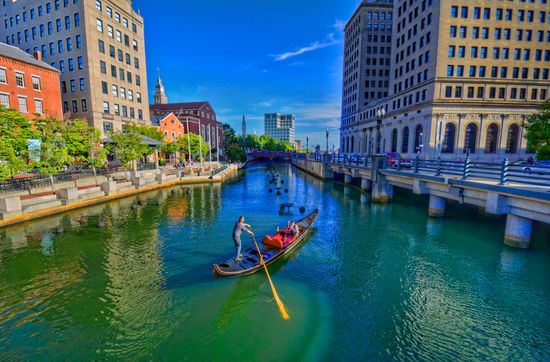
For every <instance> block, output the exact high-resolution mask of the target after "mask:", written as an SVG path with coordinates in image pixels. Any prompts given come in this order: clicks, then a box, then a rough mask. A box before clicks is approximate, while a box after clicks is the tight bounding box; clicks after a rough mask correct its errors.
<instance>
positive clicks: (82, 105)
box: [80, 99, 88, 112]
mask: <svg viewBox="0 0 550 362" xmlns="http://www.w3.org/2000/svg"><path fill="white" fill-rule="evenodd" d="M80 103H81V108H82V112H87V111H88V105H87V104H86V100H85V99H82V100H81V101H80Z"/></svg>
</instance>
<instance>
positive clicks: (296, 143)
mask: <svg viewBox="0 0 550 362" xmlns="http://www.w3.org/2000/svg"><path fill="white" fill-rule="evenodd" d="M295 145H296V151H301V150H302V140H296V141H295Z"/></svg>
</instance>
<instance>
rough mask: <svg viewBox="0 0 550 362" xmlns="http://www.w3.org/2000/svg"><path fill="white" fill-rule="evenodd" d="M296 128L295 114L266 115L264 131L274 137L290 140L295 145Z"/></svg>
mask: <svg viewBox="0 0 550 362" xmlns="http://www.w3.org/2000/svg"><path fill="white" fill-rule="evenodd" d="M295 129H296V119H295V117H294V114H280V113H266V114H265V115H264V132H265V134H266V135H268V136H270V137H272V138H274V139H277V140H280V141H288V142H290V144H291V145H293V146H294V143H295Z"/></svg>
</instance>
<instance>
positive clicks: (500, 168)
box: [297, 154, 550, 187]
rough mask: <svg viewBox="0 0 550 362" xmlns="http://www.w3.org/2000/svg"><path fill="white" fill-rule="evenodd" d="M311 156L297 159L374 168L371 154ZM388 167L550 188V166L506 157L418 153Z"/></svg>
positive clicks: (419, 172) (504, 183)
mask: <svg viewBox="0 0 550 362" xmlns="http://www.w3.org/2000/svg"><path fill="white" fill-rule="evenodd" d="M321 156H324V157H325V158H324V159H323V158H322V157H321V158H319V157H316V158H315V157H314V158H309V157H312V156H311V155H308V156H302V155H300V154H299V155H297V158H302V157H308V159H311V160H315V161H318V162H329V163H332V164H337V165H343V166H350V167H358V168H372V157H371V156H364V155H355V154H331V155H326V154H325V155H321ZM384 168H385V169H395V170H398V171H404V172H411V173H415V174H429V175H433V176H450V177H456V178H460V179H462V180H480V181H484V180H485V181H493V182H496V183H497V184H499V185H507V184H512V183H514V184H521V185H526V186H543V187H550V169H547V168H546V169H545V168H537V167H536V166H535V165H523V166H517V165H512V164H511V163H510V162H509V161H508V160H507V159H505V160H503V161H502V162H500V163H494V162H482V161H474V160H472V159H471V157H469V156H468V157H466V159H465V160H464V161H449V160H442V159H441V158H440V157H438V158H436V159H421V158H420V157H419V155H417V156H416V158H414V159H413V160H405V159H402V158H400V157H399V158H397V159H395V158H393V159H389V158H388V159H387V160H386V162H384Z"/></svg>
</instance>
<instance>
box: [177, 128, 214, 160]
mask: <svg viewBox="0 0 550 362" xmlns="http://www.w3.org/2000/svg"><path fill="white" fill-rule="evenodd" d="M187 137H189V139H190V143H191V158H192V159H194V160H200V147H199V146H200V144H201V143H202V157H203V161H204V160H205V159H206V158H207V157H208V153H209V151H210V145H209V144H208V143H206V142H205V141H204V140H203V139H202V137H201V136H199V135H196V134H194V133H188V134H186V135H185V136H184V139H182V141H183V153H184V154H185V159H186V160H188V159H189V145H188V138H187Z"/></svg>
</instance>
